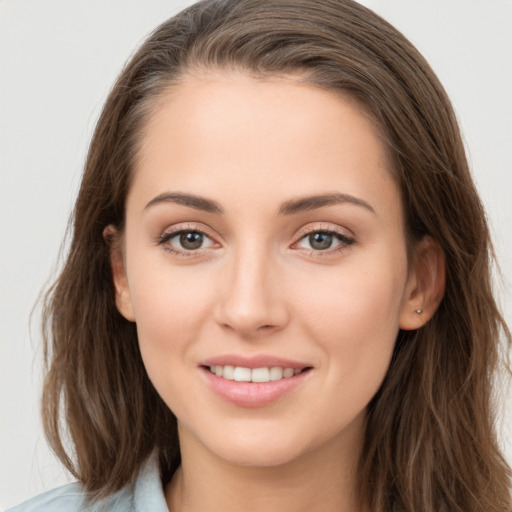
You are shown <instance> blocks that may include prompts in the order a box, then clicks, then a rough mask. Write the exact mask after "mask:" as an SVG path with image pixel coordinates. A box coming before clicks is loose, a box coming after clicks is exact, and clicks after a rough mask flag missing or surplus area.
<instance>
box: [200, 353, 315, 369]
mask: <svg viewBox="0 0 512 512" xmlns="http://www.w3.org/2000/svg"><path fill="white" fill-rule="evenodd" d="M200 366H239V367H242V368H251V369H253V368H272V367H276V366H279V367H281V368H293V369H294V370H302V369H304V368H308V367H311V365H310V364H307V363H301V362H299V361H293V360H291V359H285V358H282V357H277V356H271V355H266V354H259V355H255V356H243V355H239V354H225V355H220V356H215V357H211V358H208V359H205V360H204V361H201V363H200Z"/></svg>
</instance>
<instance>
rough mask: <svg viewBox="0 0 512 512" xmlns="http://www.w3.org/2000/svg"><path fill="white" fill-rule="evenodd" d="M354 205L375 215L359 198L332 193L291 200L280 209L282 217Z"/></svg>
mask: <svg viewBox="0 0 512 512" xmlns="http://www.w3.org/2000/svg"><path fill="white" fill-rule="evenodd" d="M345 203H348V204H353V205H355V206H361V207H362V208H365V209H366V210H369V211H370V212H372V213H375V214H376V212H375V210H374V209H373V207H372V206H371V205H370V204H369V203H367V202H366V201H364V200H363V199H359V198H358V197H354V196H351V195H349V194H340V193H330V194H319V195H314V196H307V197H301V198H298V199H290V200H289V201H286V202H285V203H283V204H282V205H281V208H279V214H280V215H294V214H296V213H299V212H304V211H310V210H316V209H317V208H322V207H323V206H332V205H335V204H345Z"/></svg>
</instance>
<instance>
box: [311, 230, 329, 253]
mask: <svg viewBox="0 0 512 512" xmlns="http://www.w3.org/2000/svg"><path fill="white" fill-rule="evenodd" d="M309 243H310V244H311V247H312V248H313V249H320V250H321V249H329V247H330V246H331V244H332V235H329V234H327V233H313V234H312V235H309Z"/></svg>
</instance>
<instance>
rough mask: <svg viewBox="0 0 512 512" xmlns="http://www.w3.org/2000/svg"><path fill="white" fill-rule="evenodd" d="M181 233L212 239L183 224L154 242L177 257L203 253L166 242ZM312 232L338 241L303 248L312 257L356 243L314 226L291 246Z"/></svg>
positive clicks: (343, 248)
mask: <svg viewBox="0 0 512 512" xmlns="http://www.w3.org/2000/svg"><path fill="white" fill-rule="evenodd" d="M182 233H198V234H200V235H203V236H205V237H207V238H208V239H210V240H212V238H211V237H210V236H209V235H208V234H207V233H205V232H204V231H203V230H201V229H197V228H195V227H193V226H185V227H180V228H178V229H175V230H171V231H166V232H164V233H163V234H162V235H160V236H159V237H158V238H157V240H156V243H157V245H161V246H163V247H164V249H165V250H166V251H168V252H170V253H171V254H173V255H174V256H178V257H182V258H187V257H193V256H198V255H201V254H203V252H204V251H205V249H206V248H205V249H197V250H187V249H183V250H177V249H174V248H173V246H172V245H170V244H169V243H168V242H169V240H171V239H173V238H174V237H176V236H178V235H181V234H182ZM313 234H323V235H331V236H332V237H333V238H335V239H336V240H338V241H339V242H340V243H339V245H338V246H336V247H335V248H334V249H326V250H315V249H309V250H308V249H305V250H306V251H307V254H308V255H309V256H313V257H325V256H329V255H333V254H338V253H340V252H342V251H345V250H347V248H348V247H349V246H351V245H353V244H354V243H356V240H355V238H352V237H350V236H348V235H346V234H344V233H341V232H339V231H336V230H334V229H327V228H316V229H310V230H307V231H304V232H302V233H301V234H300V237H299V239H298V240H297V241H296V242H294V244H293V245H292V247H293V246H295V245H297V244H299V243H300V242H301V241H302V240H304V239H306V237H308V236H310V235H313ZM212 242H213V240H212ZM214 243H215V242H214Z"/></svg>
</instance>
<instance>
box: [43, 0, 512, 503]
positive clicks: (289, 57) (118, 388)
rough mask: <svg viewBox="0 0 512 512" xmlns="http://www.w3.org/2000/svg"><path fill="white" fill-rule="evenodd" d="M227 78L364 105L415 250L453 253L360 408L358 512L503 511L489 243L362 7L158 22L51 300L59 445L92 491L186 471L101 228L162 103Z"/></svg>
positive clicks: (456, 163) (216, 7)
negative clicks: (229, 74) (194, 79)
mask: <svg viewBox="0 0 512 512" xmlns="http://www.w3.org/2000/svg"><path fill="white" fill-rule="evenodd" d="M232 68H236V69H239V70H242V71H243V72H246V73H250V74H252V75H256V76H268V75H282V74H285V73H290V74H295V75H296V74H297V73H300V74H301V76H304V77H305V78H304V79H305V80H306V81H308V82H310V83H312V84H316V85H317V86H319V87H323V88H327V89H329V90H332V91H338V92H341V93H343V94H344V95H345V96H346V95H349V96H351V97H353V98H355V99H357V100H358V101H359V102H360V103H361V104H363V105H364V106H365V108H366V109H367V111H369V112H370V113H371V114H372V116H373V117H374V119H375V121H376V122H377V123H378V124H379V126H380V128H381V132H382V133H383V138H384V141H385V143H386V144H387V146H388V147H389V151H390V153H391V155H392V157H393V161H394V172H395V174H396V179H397V182H398V183H399V186H400V188H401V192H402V197H403V201H404V205H403V207H404V212H405V218H406V224H407V229H408V238H409V243H410V244H414V241H416V240H419V239H421V238H422V237H423V236H425V235H429V236H430V237H432V238H433V239H434V240H435V241H437V243H438V244H439V245H440V247H441V248H442V249H443V251H444V254H445V257H446V275H447V281H446V292H445V296H444V299H443V301H442V302H441V305H440V307H439V309H438V311H437V312H436V314H435V315H434V317H433V318H432V319H431V321H430V322H428V323H427V325H425V326H424V327H423V328H421V329H419V330H417V331H400V333H399V335H398V339H397V342H396V348H395V352H394V356H393V359H392V362H391V365H390V368H389V371H388V374H387V376H386V378H385V381H384V383H383V384H382V387H381V389H380V390H379V392H378V393H377V395H376V396H375V397H374V398H373V400H372V401H371V403H370V404H369V406H368V417H367V427H366V436H365V444H364V450H363V454H362V457H361V462H360V467H359V482H360V488H359V492H360V497H361V503H362V505H363V507H364V508H366V509H368V510H371V511H373V512H384V511H386V512H389V511H391V510H393V511H420V510H421V511H428V512H434V511H435V512H440V511H450V512H455V511H460V512H469V511H481V512H483V511H485V512H498V511H500V512H505V511H507V512H510V510H511V508H512V503H511V497H510V476H511V475H510V469H509V468H508V466H507V464H506V462H505V460H504V459H503V456H502V455H501V453H500V450H499V447H498V443H497V439H496V433H495V430H494V408H493V401H492V398H493V395H492V389H493V378H494V375H495V373H496V369H497V367H498V363H499V361H500V357H499V354H500V336H501V339H502V340H504V345H503V346H504V347H505V348H506V349H508V347H509V345H510V333H509V331H508V330H507V327H506V325H505V323H504V321H503V319H502V317H501V316H500V313H499V311H498V309H497V306H496V303H495V301H494V298H493V294H492V289H491V278H490V265H491V263H492V247H491V242H490V238H489V231H488V227H487V224H486V218H485V213H484V209H483V207H482V204H481V202H480V200H479V197H478V195H477V192H476V190H475V187H474V184H473V181H472V179H471V176H470V172H469V169H468V164H467V160H466V156H465V152H464V148H463V144H462V142H461V136H460V133H459V128H458V125H457V121H456V118H455V115H454V113H453V110H452V107H451V104H450V101H449V99H448V97H447V95H446V93H445V91H444V90H443V88H442V86H441V85H440V83H439V81H438V79H437V78H436V76H435V75H434V73H433V72H432V70H431V69H430V67H429V65H428V64H427V63H426V61H425V60H424V59H423V57H422V56H421V55H420V54H419V53H418V51H417V50H416V49H415V48H414V47H413V46H412V45H411V43H409V42H408V41H407V40H406V39H405V38H404V37H403V36H402V35H401V34H400V33H399V32H398V31H397V30H396V29H394V28H393V27H392V26H390V25H389V24H388V23H387V22H386V21H384V20H383V19H381V18H380V17H379V16H377V15H376V14H374V13H373V12H372V11H370V10H368V9H366V8H364V7H362V6H360V5H359V4H357V3H355V2H354V1H352V0H315V1H314V2H312V1H310V0H274V1H272V0H205V1H203V2H199V3H197V4H195V5H193V6H191V7H189V8H187V9H185V10H184V11H182V12H181V13H180V14H178V15H177V16H175V17H174V18H171V19H170V20H168V21H167V22H165V23H164V24H162V25H161V26H160V27H158V28H157V29H156V30H155V31H154V32H153V33H152V34H151V35H150V37H149V38H148V39H147V41H146V42H145V43H144V44H143V46H142V47H141V48H140V49H139V50H138V52H137V53H136V54H135V55H134V56H133V58H132V59H131V60H130V62H129V63H128V64H127V65H126V67H125V69H124V71H123V72H122V73H121V75H120V77H119V78H118V80H117V82H116V83H115V85H114V87H113V89H112V91H111V93H110V96H109V97H108V99H107V102H106V104H105V106H104V108H103V112H102V114H101V117H100V119H99V121H98V124H97V127H96V130H95V133H94V136H93V139H92V142H91V145H90V149H89V153H88V156H87V162H86V165H85V171H84V175H83V179H82V184H81V188H80V192H79V194H78V199H77V202H76V206H75V210H74V215H73V223H72V240H71V244H70V249H69V254H68V256H67V260H66V263H65V266H64V269H63V271H62V273H61V274H60V276H59V278H58V279H57V281H56V283H55V284H54V286H53V287H52V288H51V289H50V290H49V292H48V294H47V296H46V301H45V311H44V333H45V360H46V364H47V373H46V379H45V384H44V392H43V417H44V425H45V429H46V434H47V437H48V439H49V442H50V444H51V446H52V448H53V449H54V451H55V452H56V454H57V455H58V456H59V457H60V459H61V460H62V461H63V463H64V465H65V466H66V467H67V468H68V469H69V470H70V471H71V473H73V474H74V475H75V476H76V477H77V478H78V479H79V480H80V481H81V482H82V483H83V485H84V487H85V488H86V489H87V490H88V491H90V492H91V493H92V494H93V495H102V494H109V493H112V492H114V491H116V490H117V489H120V488H121V487H122V486H123V485H125V484H126V483H127V482H128V481H130V479H131V478H132V477H133V475H134V474H136V472H137V470H138V468H139V467H140V465H141V464H142V462H143V461H144V459H145V458H146V457H147V456H148V455H149V454H150V452H152V451H153V450H154V449H157V450H158V453H159V455H160V463H161V466H162V469H163V471H164V479H166V480H168V479H169V478H170V476H171V475H172V473H173V471H174V470H175V469H176V467H177V466H178V465H179V462H180V454H179V446H178V439H177V432H176V419H175V417H174V415H173V414H172V412H171V411H170V410H169V409H168V408H167V406H166V405H165V404H164V402H163V401H162V400H161V398H160V397H159V396H158V394H157V393H156V391H155V390H154V388H153V386H152V385H151V383H150V381H149V379H148V376H147V375H146V372H145V369H144V366H143V363H142V360H141V357H140V354H139V348H138V342H137V334H136V328H135V325H134V324H133V323H130V322H128V321H126V320H125V319H124V318H123V317H122V316H121V315H120V314H119V313H118V311H117V309H116V306H115V301H114V287H113V282H112V274H111V268H110V264H109V248H108V245H107V243H105V240H104V239H103V237H102V232H103V230H104V228H105V227H106V226H107V225H109V224H112V225H114V226H116V227H117V229H118V230H120V231H122V229H123V225H124V211H125V199H126V196H127V192H128V190H129V187H130V180H131V176H132V169H133V168H134V163H135V161H136V158H137V153H138V148H139V145H140V140H141V138H142V137H143V136H144V127H145V124H146V121H147V119H148V117H149V116H150V115H151V112H152V107H153V106H154V104H155V102H156V100H157V98H158V97H159V96H160V95H161V94H163V93H164V92H165V90H166V89H167V88H168V87H169V86H172V84H174V83H177V82H179V81H180V79H181V78H182V77H183V76H184V75H185V74H186V73H188V72H191V71H198V70H199V71H200V70H201V69H215V70H219V71H222V70H223V69H232ZM66 433H67V434H68V435H69V438H67V437H66ZM65 439H68V441H67V442H66V441H65Z"/></svg>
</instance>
